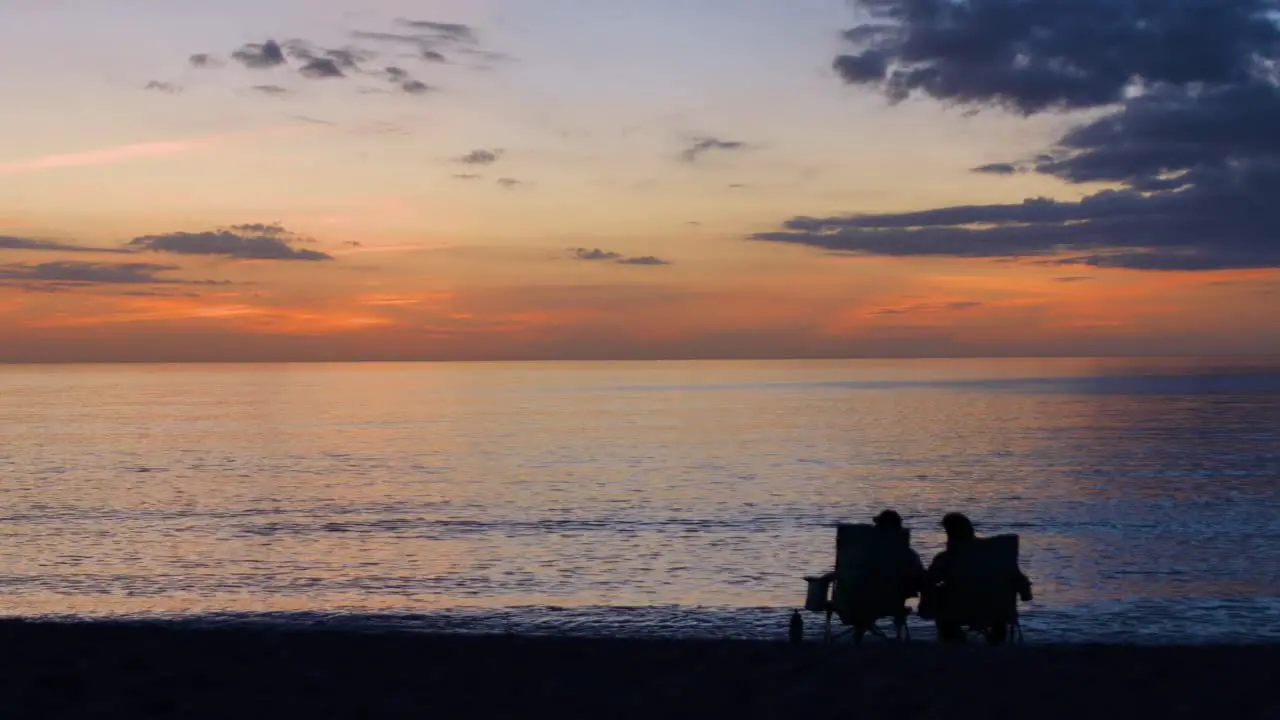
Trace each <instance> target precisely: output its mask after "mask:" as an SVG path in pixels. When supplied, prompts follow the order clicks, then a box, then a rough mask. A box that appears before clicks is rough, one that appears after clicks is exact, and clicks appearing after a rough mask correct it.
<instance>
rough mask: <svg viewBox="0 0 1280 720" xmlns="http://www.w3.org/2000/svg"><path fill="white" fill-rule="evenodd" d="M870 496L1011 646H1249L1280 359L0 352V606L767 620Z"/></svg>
mask: <svg viewBox="0 0 1280 720" xmlns="http://www.w3.org/2000/svg"><path fill="white" fill-rule="evenodd" d="M885 508H894V509H896V510H898V511H899V512H900V513H902V515H903V516H904V518H905V519H906V523H907V525H908V527H910V528H911V530H912V537H913V542H914V544H915V546H916V548H917V549H918V550H919V551H920V552H921V554H922V555H923V556H924V558H925V561H926V562H928V559H929V557H930V556H932V554H933V553H935V552H937V551H938V550H939V549H940V546H941V544H942V541H943V536H942V531H941V528H940V527H939V524H938V523H939V519H940V518H941V516H942V515H943V514H944V513H946V512H948V511H953V510H959V511H963V512H966V513H968V514H969V515H970V517H972V518H973V519H974V521H975V523H976V524H977V525H978V530H979V533H981V534H996V533H1007V532H1015V533H1018V534H1019V535H1020V536H1021V544H1022V564H1023V568H1024V570H1025V571H1026V573H1027V574H1028V575H1029V576H1031V579H1032V581H1033V582H1034V583H1035V593H1036V599H1035V601H1034V602H1033V603H1031V604H1029V605H1026V606H1024V608H1023V625H1024V627H1025V629H1026V636H1027V641H1028V642H1059V641H1067V642H1093V641H1103V642H1138V643H1201V642H1251V641H1266V642H1275V641H1280V363H1277V362H1267V361H1259V360H1253V361H1245V360H1210V359H1055V360H1039V359H1025V360H1024V359H1000V360H848V361H760V362H755V361H736V362H720V361H703V362H600V363H594V362H593V363H572V362H564V363H472V364H335V365H320V364H316V365H107V366H0V536H2V537H0V615H4V616H11V617H13V616H17V617H41V618H78V619H112V620H144V621H150V620H156V619H164V620H177V621H183V622H191V623H203V624H217V623H272V624H290V625H293V624H299V625H344V626H346V625H352V626H359V627H370V628H379V627H411V628H420V629H424V630H447V631H454V632H504V633H529V634H567V635H621V636H641V637H643V636H663V637H667V636H688V637H743V638H770V637H783V636H785V633H786V623H787V618H788V616H789V614H790V611H791V609H793V608H797V607H800V606H801V605H802V603H803V601H804V594H805V585H804V581H803V580H802V577H803V576H804V575H808V574H815V573H820V572H823V571H825V570H827V569H829V568H830V566H831V564H832V562H833V560H834V544H835V530H834V525H835V524H836V523H838V522H843V521H851V522H865V521H869V520H870V518H871V517H872V516H873V515H874V514H875V513H877V512H879V511H880V510H882V509H885ZM807 619H808V621H809V624H810V631H811V632H816V629H815V626H816V625H817V624H818V621H819V617H818V616H816V615H810V616H808V618H807ZM918 628H919V629H918V632H919V633H920V634H927V632H928V631H927V629H926V626H925V625H924V624H923V623H921V624H920V625H919V626H918Z"/></svg>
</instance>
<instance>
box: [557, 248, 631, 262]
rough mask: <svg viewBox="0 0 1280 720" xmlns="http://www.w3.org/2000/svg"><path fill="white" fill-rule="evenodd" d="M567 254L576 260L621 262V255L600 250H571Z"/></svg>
mask: <svg viewBox="0 0 1280 720" xmlns="http://www.w3.org/2000/svg"><path fill="white" fill-rule="evenodd" d="M569 252H571V253H573V257H574V258H576V259H578V260H621V259H622V255H620V254H619V253H616V252H609V251H608V250H601V249H600V248H593V249H590V250H589V249H587V248H573V249H572V250H570V251H569Z"/></svg>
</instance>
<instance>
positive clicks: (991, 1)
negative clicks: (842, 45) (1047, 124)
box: [834, 0, 1277, 114]
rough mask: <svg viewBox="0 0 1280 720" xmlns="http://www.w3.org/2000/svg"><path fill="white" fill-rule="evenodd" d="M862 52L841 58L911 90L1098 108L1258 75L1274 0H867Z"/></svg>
mask: <svg viewBox="0 0 1280 720" xmlns="http://www.w3.org/2000/svg"><path fill="white" fill-rule="evenodd" d="M858 5H859V7H860V8H861V9H863V10H864V11H865V12H866V14H867V16H868V21H867V22H864V23H863V24H861V25H859V26H858V27H855V28H854V29H852V30H850V31H848V32H846V33H845V37H846V39H847V40H848V41H849V42H850V43H851V44H852V45H854V46H855V48H857V52H855V53H853V54H849V55H842V56H840V57H838V58H836V60H835V63H834V67H835V69H836V71H837V72H838V73H839V74H840V75H841V77H842V78H843V79H844V80H845V81H846V82H848V83H851V84H863V85H871V86H875V87H878V88H880V89H881V90H883V91H884V92H885V93H886V94H887V95H888V96H889V97H890V98H891V99H892V100H895V101H899V100H903V99H906V98H907V97H910V96H911V95H912V94H915V93H922V94H925V95H929V96H931V97H934V98H937V99H940V100H946V101H952V102H960V103H976V104H980V105H987V104H997V105H1003V106H1006V107H1010V108H1013V109H1015V110H1017V111H1019V112H1023V113H1026V114H1031V113H1036V112H1040V111H1043V110H1046V109H1049V108H1055V107H1056V108H1069V109H1078V108H1090V107H1099V106H1103V105H1110V104H1114V103H1118V102H1121V101H1123V100H1124V98H1125V93H1126V91H1127V90H1129V89H1131V88H1132V87H1133V86H1134V84H1135V83H1136V82H1138V81H1141V83H1143V84H1145V85H1147V86H1159V85H1169V86H1186V85H1191V84H1196V83H1200V84H1206V85H1223V84H1233V83H1238V82H1241V81H1243V80H1246V79H1248V78H1250V77H1251V76H1252V75H1253V71H1254V69H1255V67H1256V59H1257V56H1258V55H1259V54H1261V55H1262V56H1263V57H1267V56H1270V55H1272V54H1273V53H1274V51H1275V47H1274V43H1275V42H1276V29H1275V22H1274V18H1271V17H1268V13H1274V12H1275V11H1276V10H1277V5H1276V3H1275V2H1274V0H1232V2H1220V1H1219V0H1178V1H1173V0H1166V1H1164V2H1159V1H1157V2H1152V1H1151V0H1071V1H1070V2H1063V1H1062V0H1041V1H1040V2H1025V1H1023V0H981V1H980V2H978V1H975V2H966V3H956V2H952V0H859V2H858Z"/></svg>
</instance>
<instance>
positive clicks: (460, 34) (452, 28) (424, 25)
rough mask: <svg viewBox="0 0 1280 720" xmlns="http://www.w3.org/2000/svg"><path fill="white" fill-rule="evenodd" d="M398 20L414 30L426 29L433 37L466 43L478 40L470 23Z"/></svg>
mask: <svg viewBox="0 0 1280 720" xmlns="http://www.w3.org/2000/svg"><path fill="white" fill-rule="evenodd" d="M396 22H397V23H398V24H400V25H403V26H405V27H410V28H413V29H414V30H423V31H426V32H428V33H430V37H431V38H432V39H436V40H452V41H455V42H466V43H474V42H476V41H477V37H476V32H475V30H474V29H473V28H472V27H471V26H470V25H462V24H460V23H444V22H435V21H432V20H397V21H396Z"/></svg>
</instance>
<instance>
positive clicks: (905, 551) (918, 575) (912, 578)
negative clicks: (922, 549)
mask: <svg viewBox="0 0 1280 720" xmlns="http://www.w3.org/2000/svg"><path fill="white" fill-rule="evenodd" d="M871 522H873V523H874V524H875V526H876V529H877V530H881V531H884V532H892V533H901V532H903V528H902V516H901V515H899V514H898V513H897V512H896V511H894V510H885V511H884V512H881V513H880V514H879V515H877V516H876V517H875V519H874V520H872V521H871ZM901 553H902V556H901V557H900V558H899V559H898V562H899V563H900V565H899V572H900V575H899V577H900V583H901V584H900V585H899V589H900V592H901V593H902V599H903V600H904V601H905V600H907V599H908V598H913V597H915V596H916V595H919V594H920V591H921V590H923V589H924V584H925V569H924V563H923V562H921V560H920V553H917V552H916V551H915V550H912V549H911V545H909V544H907V543H904V544H903V545H902V546H901Z"/></svg>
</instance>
